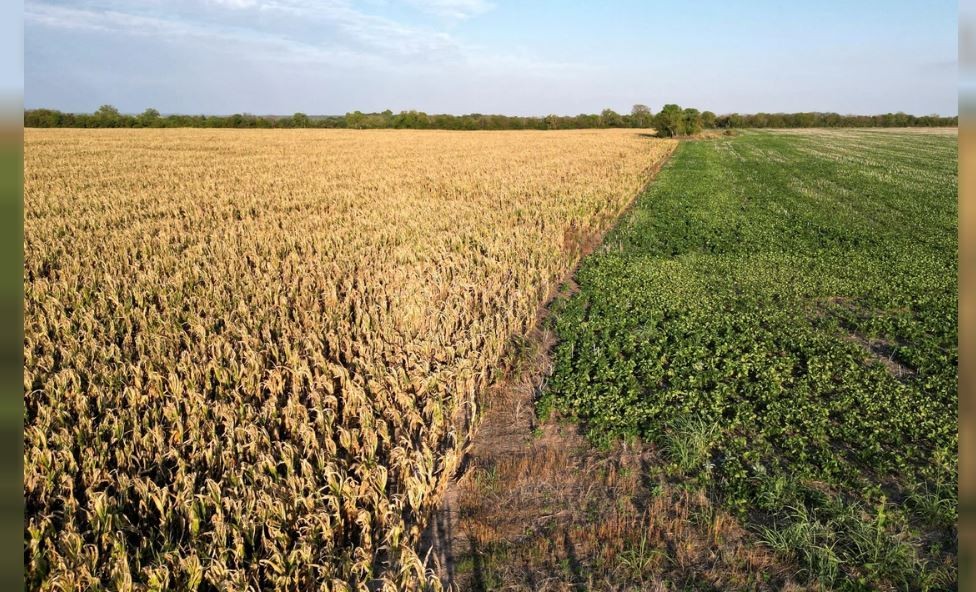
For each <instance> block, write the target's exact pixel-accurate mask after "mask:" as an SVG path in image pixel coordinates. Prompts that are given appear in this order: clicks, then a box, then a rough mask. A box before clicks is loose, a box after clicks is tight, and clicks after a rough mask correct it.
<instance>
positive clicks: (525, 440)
mask: <svg viewBox="0 0 976 592" xmlns="http://www.w3.org/2000/svg"><path fill="white" fill-rule="evenodd" d="M680 148H681V145H680V141H678V142H676V143H675V146H674V148H673V149H672V150H671V151H670V152H669V153H668V154H667V155H665V156H664V157H663V158H661V159H659V160H658V161H657V162H655V163H653V164H652V165H650V166H649V167H648V168H647V171H646V172H645V175H646V176H647V182H646V183H644V185H642V186H641V188H640V189H639V190H638V191H637V192H636V193H635V194H634V196H633V198H632V199H631V200H630V201H628V202H627V204H626V205H625V206H624V207H623V208H621V209H620V210H619V211H618V212H617V214H616V215H615V216H614V217H613V223H612V224H610V225H609V226H608V227H607V228H606V229H605V230H604V231H603V232H600V233H595V234H593V235H592V236H590V237H587V238H586V239H584V240H583V241H581V242H580V244H579V245H578V248H579V249H580V255H579V258H578V260H577V261H576V263H575V264H574V265H573V266H572V268H571V269H570V270H569V271H567V272H566V274H565V275H564V276H563V279H562V280H561V281H560V282H559V283H558V284H557V287H556V289H554V290H553V291H552V292H551V293H550V294H549V296H548V297H547V299H546V301H545V302H544V303H543V304H542V305H540V306H539V309H538V311H537V312H536V315H535V319H534V321H533V324H532V327H531V329H530V330H529V331H528V333H527V334H526V335H525V336H516V338H515V339H513V343H512V344H510V346H509V348H508V352H507V353H506V359H505V360H504V365H503V366H504V368H505V373H504V374H503V376H502V378H501V380H500V381H499V382H497V383H496V384H494V385H492V386H491V387H490V388H489V389H488V391H487V392H486V393H484V394H483V395H482V399H483V400H482V401H478V404H479V407H481V412H480V413H476V414H475V416H474V417H470V416H469V417H467V418H465V422H464V423H462V424H461V425H466V426H468V428H469V429H468V430H466V431H467V433H468V439H467V442H466V444H465V446H464V447H463V449H462V450H463V453H462V457H461V462H460V463H459V465H458V468H457V470H456V471H455V474H454V475H453V476H452V477H451V479H450V480H449V481H448V482H447V484H446V486H445V489H444V491H443V492H441V493H440V495H439V497H440V498H441V499H440V502H439V503H438V504H437V509H436V510H435V511H434V513H433V515H431V516H430V517H429V520H428V524H427V525H426V526H425V528H424V533H423V536H422V537H421V541H420V543H419V545H418V549H419V553H418V555H419V556H420V557H422V558H424V561H425V563H426V564H427V566H428V568H433V569H434V570H435V571H436V573H437V574H438V576H439V577H440V578H441V581H442V582H444V583H445V584H446V585H447V586H448V587H449V588H450V589H456V587H457V583H458V581H457V580H458V578H457V574H456V572H457V569H456V563H457V561H458V559H459V557H458V555H459V553H457V549H459V548H463V547H464V546H467V547H468V548H471V544H470V541H469V540H468V537H467V536H466V535H465V533H464V532H463V530H462V529H460V528H459V526H458V522H459V518H460V513H461V510H460V508H459V505H460V502H461V497H462V495H463V492H462V490H463V489H464V488H465V487H466V486H468V485H470V484H471V482H472V481H474V480H475V479H476V475H475V472H476V470H477V468H478V467H477V466H476V463H472V456H473V454H476V453H480V454H482V455H484V454H485V453H490V454H497V453H499V452H500V453H507V452H511V451H512V448H518V447H519V446H520V445H526V446H531V445H532V442H531V440H533V439H537V437H538V432H537V430H538V429H539V421H538V418H537V417H536V414H535V403H536V398H537V394H538V392H539V390H540V389H541V388H542V387H544V383H545V379H546V377H547V376H548V374H549V373H550V372H551V369H552V367H551V353H552V348H553V347H554V346H555V344H556V338H555V335H554V334H553V333H552V332H551V331H550V330H548V329H547V328H546V327H545V326H544V325H545V322H546V320H547V319H548V318H549V316H550V314H551V312H552V311H551V306H552V304H553V303H554V302H555V301H556V300H557V299H558V298H567V297H569V296H572V295H573V294H574V293H575V292H576V291H577V289H578V287H577V284H576V281H575V279H574V278H575V277H576V274H577V272H578V271H579V268H580V266H581V265H582V264H583V261H584V260H585V259H586V258H587V257H589V256H590V255H591V254H593V252H595V251H596V250H597V248H599V247H600V246H601V245H603V243H604V240H605V239H606V236H607V235H608V234H609V233H610V232H611V231H613V230H614V229H615V228H616V227H617V225H618V224H619V223H620V221H621V220H623V219H624V218H625V217H626V216H627V214H628V213H630V212H631V211H632V210H633V209H634V207H635V206H636V204H637V200H639V199H640V198H641V197H643V196H644V195H645V194H646V193H647V192H648V191H649V189H650V187H651V184H652V183H654V180H655V179H656V178H657V175H658V173H660V171H661V169H663V168H664V167H665V166H666V165H667V163H668V162H670V160H671V158H672V157H673V156H674V154H675V152H677V151H678V150H680ZM560 431H561V430H560ZM577 432H578V431H577ZM563 436H564V434H561V433H560V434H547V435H546V436H544V437H547V438H548V439H549V440H558V439H559V438H562V437H563ZM566 436H569V438H568V439H569V440H572V443H573V444H574V445H577V446H578V445H580V444H582V443H583V438H582V435H581V434H580V433H574V434H571V435H570V434H566ZM476 584H477V582H476ZM481 584H482V585H480V586H479V585H476V586H475V588H476V589H483V588H484V585H483V584H484V583H483V582H482V583H481Z"/></svg>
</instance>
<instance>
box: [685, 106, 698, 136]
mask: <svg viewBox="0 0 976 592" xmlns="http://www.w3.org/2000/svg"><path fill="white" fill-rule="evenodd" d="M681 119H682V121H683V122H684V126H685V134H687V135H689V136H692V135H694V134H700V133H701V131H702V116H701V113H700V112H699V111H698V109H692V108H691V107H689V108H687V109H685V110H684V111H682V112H681Z"/></svg>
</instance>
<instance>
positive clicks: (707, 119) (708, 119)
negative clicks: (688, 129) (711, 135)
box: [701, 111, 717, 129]
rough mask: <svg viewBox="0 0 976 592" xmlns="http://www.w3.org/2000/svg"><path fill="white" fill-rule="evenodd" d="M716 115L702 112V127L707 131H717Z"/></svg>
mask: <svg viewBox="0 0 976 592" xmlns="http://www.w3.org/2000/svg"><path fill="white" fill-rule="evenodd" d="M716 119H717V118H716V117H715V114H714V113H712V112H711V111H702V114H701V122H702V127H703V128H705V129H715V120H716Z"/></svg>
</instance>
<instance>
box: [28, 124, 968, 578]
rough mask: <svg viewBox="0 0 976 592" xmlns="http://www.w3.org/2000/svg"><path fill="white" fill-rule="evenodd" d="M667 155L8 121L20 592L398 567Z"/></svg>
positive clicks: (529, 139) (621, 137) (532, 138)
mask: <svg viewBox="0 0 976 592" xmlns="http://www.w3.org/2000/svg"><path fill="white" fill-rule="evenodd" d="M720 145H721V146H724V145H726V144H720ZM720 145H717V146H720ZM674 146H675V143H674V142H671V141H663V140H654V139H649V138H646V137H642V136H641V135H640V134H638V133H636V132H634V131H632V130H619V131H618V130H611V131H580V132H552V133H550V132H528V133H522V132H500V133H493V132H485V133H452V132H421V131H410V132H402V131H401V132H397V131H377V132H356V131H301V130H293V131H267V132H262V131H208V130H118V131H116V130H91V131H85V130H26V131H25V138H24V168H25V177H24V226H25V239H24V249H25V262H24V290H25V302H24V306H25V326H24V332H25V341H24V356H25V367H24V405H25V412H26V419H25V435H24V444H25V453H24V465H25V469H24V497H25V503H26V507H27V510H26V519H25V532H24V545H25V549H24V553H25V571H26V578H27V587H29V588H31V589H66V590H67V589H131V588H133V587H136V588H139V589H147V588H148V589H174V590H177V589H179V590H182V589H197V588H201V589H211V590H216V589H241V590H242V589H264V590H267V589H276V588H278V589H286V588H287V589H312V588H315V589H318V587H319V586H323V585H325V586H327V587H329V588H331V589H334V590H342V589H359V590H363V589H366V584H367V583H368V582H370V583H372V585H377V586H378V585H379V584H385V585H386V586H387V587H388V588H384V589H392V587H393V586H418V585H421V584H422V583H423V582H424V581H425V580H426V579H427V578H428V575H429V574H427V573H424V566H423V565H422V564H421V562H420V560H419V559H418V558H417V557H416V555H414V554H413V551H412V548H413V545H414V543H416V540H417V537H418V535H419V530H420V524H419V523H420V522H422V519H423V517H424V516H425V514H426V513H427V512H428V510H429V509H430V507H431V506H432V505H433V503H434V502H435V501H436V497H437V492H438V491H439V489H440V488H442V486H443V485H444V482H445V480H446V478H447V477H448V476H449V475H450V474H451V472H452V471H453V470H454V468H455V467H456V465H457V463H458V460H459V444H460V443H461V442H462V441H463V439H464V437H465V432H466V430H467V426H468V421H467V420H468V417H469V416H470V413H471V411H472V410H473V407H474V403H475V397H476V395H477V394H478V393H479V392H481V391H482V389H484V387H485V386H486V385H488V384H489V383H490V382H491V381H492V378H493V376H494V372H495V370H496V369H497V365H498V362H499V359H500V358H501V356H502V355H503V352H504V350H505V348H506V346H507V345H508V344H509V341H510V339H511V338H512V337H513V336H515V335H520V334H522V333H524V332H525V331H526V329H527V327H528V326H530V325H531V323H532V322H533V320H534V318H535V315H536V312H537V310H538V309H539V307H540V305H541V304H543V303H544V301H545V300H546V299H547V298H548V297H549V295H550V294H551V293H552V292H553V290H554V289H555V288H556V287H557V284H558V283H559V281H560V280H561V278H562V277H563V276H564V275H565V274H566V273H567V272H568V271H569V270H570V269H571V268H572V266H573V265H574V264H575V263H576V262H577V260H578V259H579V258H580V256H581V252H582V250H583V247H584V245H586V244H587V243H588V242H591V241H592V240H593V238H594V237H595V236H596V235H598V234H599V233H600V232H602V231H603V230H605V229H607V228H608V227H609V226H610V225H611V224H612V223H613V221H614V219H615V218H616V217H617V216H618V214H619V213H620V212H621V210H622V209H623V208H624V207H625V206H626V205H627V204H628V203H630V202H631V200H632V199H633V197H634V196H635V194H636V193H637V192H638V191H639V190H640V189H641V187H643V186H644V184H645V183H646V182H647V179H648V173H649V170H650V169H651V168H652V167H653V166H654V165H655V164H657V163H659V162H660V161H661V159H662V158H664V157H665V156H666V155H667V154H668V153H669V152H670V151H671V150H672V149H673V148H674ZM728 146H733V144H728ZM692 149H694V148H692ZM933 177H934V179H936V180H938V176H937V175H933ZM923 267H924V266H923ZM933 281H934V280H933ZM940 388H941V387H940ZM938 392H940V393H941V391H938ZM940 396H942V395H940ZM939 404H941V399H939ZM933 405H935V403H933ZM945 446H946V447H947V446H948V445H945ZM949 452H950V450H949V448H946V453H947V454H948V453H949Z"/></svg>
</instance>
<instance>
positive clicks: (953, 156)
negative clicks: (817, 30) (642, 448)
mask: <svg viewBox="0 0 976 592" xmlns="http://www.w3.org/2000/svg"><path fill="white" fill-rule="evenodd" d="M957 227H958V225H957V136H956V134H955V132H954V131H952V132H949V131H943V132H935V133H933V132H929V133H918V132H907V131H878V130H859V131H854V130H831V131H827V130H820V131H799V132H796V131H794V132H772V131H752V132H747V133H742V134H740V135H736V136H721V137H719V138H715V139H707V140H699V141H686V142H682V143H681V145H680V146H679V148H678V149H677V151H676V152H675V154H674V155H673V156H672V158H671V160H670V162H669V163H668V164H667V165H666V166H665V167H664V169H662V171H661V172H660V173H659V175H658V177H657V178H656V179H655V181H654V182H653V183H652V184H651V186H650V187H649V188H648V189H647V190H646V192H645V193H644V194H642V195H641V196H640V197H639V198H638V200H637V203H636V205H635V207H634V208H633V209H632V210H631V211H630V212H629V213H628V214H626V215H625V216H624V217H623V218H622V219H621V221H620V223H619V224H618V226H617V227H616V228H615V229H614V230H613V231H611V232H610V234H609V235H608V236H607V238H606V241H605V243H604V245H603V246H602V247H601V248H600V249H599V250H598V251H597V252H596V253H594V254H593V255H592V256H591V257H589V258H587V259H586V260H585V261H584V263H583V264H582V266H581V267H580V269H579V270H578V272H577V274H576V278H575V279H576V282H577V284H578V290H577V291H575V293H574V294H572V295H571V296H567V297H565V298H563V299H561V300H559V301H557V302H556V303H555V304H554V315H553V318H552V320H551V323H552V324H553V326H554V329H555V333H556V335H557V338H558V345H557V346H556V349H555V352H554V357H553V364H554V371H553V374H552V376H551V377H550V379H549V381H548V385H547V386H546V388H545V389H544V391H543V393H542V396H541V399H540V401H539V406H540V411H541V412H542V413H543V415H546V414H550V413H552V412H557V413H558V414H559V415H560V416H563V417H569V418H575V419H577V420H579V421H580V422H581V423H582V425H583V426H584V429H585V430H586V432H587V434H588V435H589V436H590V438H591V439H592V440H593V441H595V442H598V443H607V444H609V443H610V442H614V441H617V440H620V439H623V440H625V441H626V440H628V439H633V438H639V439H641V440H642V441H645V442H651V443H653V444H654V445H656V446H657V447H659V449H660V450H661V451H662V457H663V458H664V459H665V462H664V463H662V465H661V466H659V467H655V468H653V469H652V470H655V471H659V472H660V473H662V474H664V475H665V476H666V477H667V478H668V479H670V480H672V481H673V482H676V483H680V484H681V485H682V486H683V487H688V488H694V489H703V490H705V491H707V492H708V494H709V495H710V496H711V497H712V499H714V500H715V501H716V502H717V503H719V504H721V505H722V506H723V507H725V508H728V509H730V510H732V511H733V512H734V513H735V515H736V516H737V517H738V519H739V520H741V521H742V523H743V524H744V525H745V526H746V527H747V528H749V529H750V530H751V531H752V532H754V533H755V534H756V535H757V538H758V539H759V540H760V541H762V544H763V545H766V546H768V547H769V548H771V549H772V550H773V551H775V552H776V553H777V554H779V555H781V556H782V557H784V558H786V559H787V560H789V561H793V562H795V564H796V565H797V566H798V568H799V570H800V577H801V579H802V580H805V581H806V582H808V583H811V584H814V585H815V586H817V587H823V588H827V589H843V590H869V589H870V590H876V589H912V590H925V589H931V590H938V589H953V588H955V587H956V586H957V583H956V582H957V559H956V555H957V531H956V521H957V513H958V510H957V494H956V482H957V460H958V437H957V406H958V393H957V368H958V348H957V306H958V304H957V302H958V298H957V293H958V289H957V267H958V265H957V255H958V247H957Z"/></svg>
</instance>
